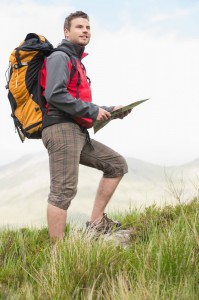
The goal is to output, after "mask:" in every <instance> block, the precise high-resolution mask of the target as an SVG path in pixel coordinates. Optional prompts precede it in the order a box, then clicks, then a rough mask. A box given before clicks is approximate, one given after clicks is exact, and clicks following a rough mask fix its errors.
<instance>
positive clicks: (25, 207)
mask: <svg viewBox="0 0 199 300" xmlns="http://www.w3.org/2000/svg"><path fill="white" fill-rule="evenodd" d="M127 161H128V165H129V173H128V174H127V175H125V176H124V178H123V180H122V181H121V183H120V185H119V188H118V189H117V191H116V193H115V194H114V197H113V199H112V200H111V202H110V204H109V206H108V209H109V210H110V211H117V210H119V211H126V210H128V209H129V207H132V208H137V209H144V208H145V207H147V206H149V205H151V204H153V203H156V204H158V205H160V206H161V205H164V204H165V203H168V204H171V203H176V198H175V197H174V198H173V196H172V195H171V194H170V190H169V189H170V188H169V189H168V178H169V180H170V179H171V180H173V182H174V184H175V187H176V188H177V189H181V188H182V187H184V182H185V184H186V186H185V191H184V192H185V193H184V194H183V195H182V197H181V198H182V199H181V200H182V201H183V202H184V201H187V200H188V199H190V198H192V197H193V196H194V195H195V194H196V193H197V185H198V184H197V178H198V175H199V161H198V160H196V161H194V162H191V163H190V164H187V165H184V166H178V167H167V168H164V167H163V166H158V165H154V164H150V163H147V162H144V161H141V160H137V159H134V158H127ZM101 175H102V174H101V172H100V171H96V170H94V169H90V168H86V167H84V166H81V167H80V174H79V185H78V193H77V196H76V197H75V199H74V200H73V202H72V204H71V207H70V210H69V216H70V217H71V221H72V219H73V220H75V222H76V220H77V219H78V221H79V222H80V223H84V222H85V221H86V220H87V218H88V215H89V214H90V212H91V209H92V203H93V199H94V197H95V191H96V189H97V185H98V182H99V179H100V177H101ZM91 178H92V184H91ZM182 178H183V181H184V182H183V183H182V180H181V179H182ZM194 182H196V183H195V185H194ZM169 184H170V183H169ZM48 192H49V171H48V157H47V154H46V153H45V152H41V153H36V154H34V155H27V156H24V157H22V158H21V159H19V160H17V161H16V162H14V163H11V164H9V165H5V166H2V167H0V206H1V209H0V226H3V225H4V226H7V225H9V226H15V227H16V226H24V225H33V226H43V225H46V204H47V197H48Z"/></svg>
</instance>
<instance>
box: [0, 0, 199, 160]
mask: <svg viewBox="0 0 199 300" xmlns="http://www.w3.org/2000/svg"><path fill="white" fill-rule="evenodd" d="M106 2H107V1H104V0H102V1H88V0H85V1H80V0H77V1H34V2H33V1H9V4H7V1H0V26H1V50H0V53H1V55H0V66H1V68H0V82H1V85H0V143H1V147H0V148H1V150H0V152H1V155H0V165H3V164H6V163H9V162H11V161H14V160H16V159H18V158H19V157H21V156H23V155H25V154H27V153H32V152H34V153H37V152H40V151H43V150H44V146H43V145H42V142H41V141H40V140H34V141H32V140H28V139H27V140H26V141H25V142H24V143H23V144H22V143H21V141H20V140H19V138H18V135H17V133H15V132H14V125H13V121H12V119H11V117H10V114H11V109H10V105H9V103H8V99H7V91H6V90H5V88H4V86H5V84H6V81H5V75H4V73H5V71H6V69H7V67H8V59H9V55H10V53H11V51H12V49H13V48H15V47H16V46H17V45H18V44H19V43H20V42H21V41H22V40H23V39H24V38H25V36H26V34H27V33H29V32H36V33H39V34H42V35H44V36H45V37H46V38H47V39H49V40H50V41H51V43H52V44H53V45H54V46H56V45H57V44H58V43H59V42H60V41H61V39H62V38H63V30H62V28H63V22H64V18H65V16H67V15H68V14H69V13H70V12H73V11H76V10H83V11H85V12H87V13H88V14H89V15H90V19H91V27H92V39H91V42H90V44H89V45H88V47H87V49H86V50H87V51H88V52H89V56H88V57H87V58H85V60H84V64H85V66H86V68H87V73H88V75H89V77H90V78H91V80H92V92H93V102H94V103H97V104H99V105H120V104H124V105H126V104H128V103H131V102H133V101H136V100H140V99H144V98H150V101H148V102H147V103H144V104H141V105H140V106H138V107H136V108H135V109H134V111H133V112H132V114H131V115H129V116H128V117H127V118H126V119H124V120H114V121H113V122H111V123H109V124H108V125H107V127H105V128H103V129H102V130H101V131H99V132H98V133H97V134H96V135H95V136H94V134H93V131H92V130H90V133H91V136H92V137H94V138H96V139H98V140H99V141H101V142H104V143H106V144H107V145H109V146H110V147H113V148H114V149H115V150H117V151H119V152H120V153H121V154H123V155H124V156H129V157H134V158H138V159H141V160H145V161H148V162H152V163H157V164H160V165H165V166H166V165H178V164H183V163H186V162H189V161H191V160H194V159H196V158H197V157H198V156H199V138H198V130H199V119H198V111H199V84H198V82H199V26H198V25H199V24H198V23H199V21H198V20H199V18H198V15H199V1H188V0H187V1H183V0H182V1H177V0H174V1H167V4H166V1H158V0H148V1H147V0H143V1H138V0H137V1H120V0H115V1H114V0H110V1H109V2H108V3H106ZM160 2H162V5H160ZM163 3H164V5H163Z"/></svg>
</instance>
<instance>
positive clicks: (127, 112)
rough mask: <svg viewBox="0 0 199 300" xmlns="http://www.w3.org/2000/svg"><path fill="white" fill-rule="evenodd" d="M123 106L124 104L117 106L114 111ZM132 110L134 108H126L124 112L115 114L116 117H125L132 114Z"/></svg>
mask: <svg viewBox="0 0 199 300" xmlns="http://www.w3.org/2000/svg"><path fill="white" fill-rule="evenodd" d="M122 107H123V105H119V106H115V107H114V108H113V110H112V111H115V110H117V109H120V108H122ZM131 111H132V109H129V110H126V111H124V112H121V113H119V114H118V115H117V116H115V119H123V118H124V117H126V116H127V115H128V114H130V112H131Z"/></svg>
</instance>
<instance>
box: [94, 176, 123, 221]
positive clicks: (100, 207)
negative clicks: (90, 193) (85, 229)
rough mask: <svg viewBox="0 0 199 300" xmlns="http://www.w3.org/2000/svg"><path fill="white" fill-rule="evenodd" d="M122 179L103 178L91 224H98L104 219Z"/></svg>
mask: <svg viewBox="0 0 199 300" xmlns="http://www.w3.org/2000/svg"><path fill="white" fill-rule="evenodd" d="M122 177H123V176H120V177H114V178H104V177H102V179H101V181H100V183H99V187H98V190H97V194H96V197H95V202H94V205H93V210H92V214H91V220H90V222H92V223H93V222H94V223H98V222H99V221H100V220H101V219H102V217H103V213H104V210H105V208H106V206H107V204H108V202H109V201H110V199H111V197H112V195H113V193H114V191H115V189H116V188H117V186H118V184H119V182H120V180H121V179H122Z"/></svg>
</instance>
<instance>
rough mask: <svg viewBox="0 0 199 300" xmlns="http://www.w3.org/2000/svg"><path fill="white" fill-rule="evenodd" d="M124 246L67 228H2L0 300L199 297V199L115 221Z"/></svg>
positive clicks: (137, 213)
mask: <svg viewBox="0 0 199 300" xmlns="http://www.w3.org/2000/svg"><path fill="white" fill-rule="evenodd" d="M113 217H114V218H117V219H118V220H120V221H121V222H122V223H123V224H124V227H132V228H133V231H132V234H131V240H130V242H129V244H128V246H126V247H123V246H122V245H120V244H118V243H115V241H114V240H113V241H104V240H103V239H98V240H95V239H93V238H91V236H89V235H88V234H86V233H85V232H84V230H81V229H79V228H70V226H68V227H67V228H66V234H65V238H64V240H63V241H61V242H59V243H58V244H57V245H54V246H50V243H49V237H48V232H47V229H46V228H43V229H34V228H32V229H31V228H22V229H18V230H9V229H7V230H5V229H3V230H2V231H0V299H9V300H10V299H19V300H23V299H27V300H29V299H30V300H32V299H44V300H45V299H53V300H56V299H57V300H61V299H66V300H67V299H106V300H113V299H114V300H120V299H121V300H128V299H129V300H133V299H136V300H137V299H151V300H152V299H153V300H154V299H180V300H185V299H186V300H191V299H199V202H198V201H197V199H194V200H193V201H191V202H190V203H188V204H179V205H176V206H165V207H163V208H158V207H156V206H150V207H148V208H146V209H145V210H144V211H143V212H139V211H138V210H132V211H131V210H130V211H128V212H126V213H124V214H119V213H118V214H115V215H114V216H113Z"/></svg>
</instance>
